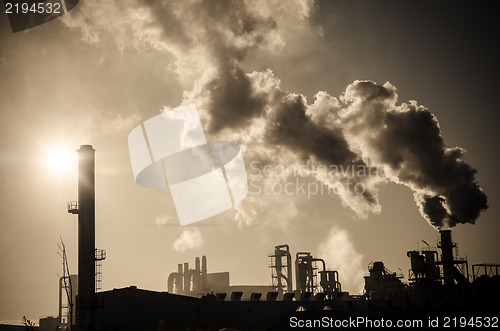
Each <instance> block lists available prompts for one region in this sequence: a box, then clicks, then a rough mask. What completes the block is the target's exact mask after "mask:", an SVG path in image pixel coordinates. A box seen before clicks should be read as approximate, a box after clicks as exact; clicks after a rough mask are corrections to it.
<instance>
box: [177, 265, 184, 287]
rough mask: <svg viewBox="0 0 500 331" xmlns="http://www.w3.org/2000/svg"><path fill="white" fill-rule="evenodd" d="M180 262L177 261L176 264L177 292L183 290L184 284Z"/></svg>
mask: <svg viewBox="0 0 500 331" xmlns="http://www.w3.org/2000/svg"><path fill="white" fill-rule="evenodd" d="M182 275H183V274H182V264H181V263H179V264H178V265H177V280H176V281H175V284H176V286H177V294H182V293H183V292H184V285H183V279H184V277H183V276H182Z"/></svg>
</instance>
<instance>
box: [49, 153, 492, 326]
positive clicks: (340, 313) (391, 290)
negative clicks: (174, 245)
mask: <svg viewBox="0 0 500 331" xmlns="http://www.w3.org/2000/svg"><path fill="white" fill-rule="evenodd" d="M78 153H79V181H78V183H79V184H78V203H70V204H69V205H68V212H70V213H72V214H78V242H79V243H78V248H79V252H78V276H76V275H71V276H69V273H68V275H67V276H65V277H67V278H61V280H60V282H61V283H60V298H61V297H62V296H64V294H63V291H68V288H70V289H71V291H72V295H66V298H67V299H66V300H67V301H68V302H66V301H64V300H63V299H61V300H60V312H59V319H57V318H47V319H43V320H42V319H41V320H40V331H42V330H44V328H42V325H49V324H50V325H53V324H51V323H54V321H59V323H60V324H59V330H63V329H71V328H72V327H73V329H74V327H76V330H77V331H88V330H92V331H93V330H131V331H132V330H185V329H193V330H199V329H202V330H208V329H210V330H218V329H223V328H232V329H237V330H281V329H283V328H284V326H285V325H287V324H286V321H287V320H288V318H289V317H290V316H292V315H297V314H302V315H301V316H306V317H315V316H316V317H317V316H320V317H322V316H327V317H334V318H337V319H339V318H348V317H351V316H377V317H389V318H391V317H398V318H401V317H411V318H415V317H422V318H428V316H429V313H430V312H431V313H432V314H433V316H438V315H439V316H450V314H451V313H453V314H455V315H456V316H474V315H473V314H474V312H477V313H480V315H481V316H486V315H487V314H490V315H491V314H493V315H494V316H497V315H498V311H500V309H499V308H500V303H499V300H498V298H499V297H500V275H499V271H500V265H498V264H476V265H473V266H472V275H471V274H469V266H468V261H467V259H464V258H460V257H459V256H458V254H457V253H456V244H455V243H453V241H452V238H451V231H450V230H443V231H440V240H439V242H438V244H437V247H436V249H432V248H431V247H430V246H429V245H428V246H427V248H426V249H423V250H413V251H409V252H407V256H408V258H409V260H410V261H409V262H410V270H409V277H408V283H405V282H403V280H402V279H403V275H402V274H397V273H395V272H391V271H389V270H388V269H387V268H386V267H385V266H384V264H383V262H381V261H375V262H372V263H370V265H369V266H368V271H369V275H367V276H365V290H364V293H362V294H361V295H351V294H349V293H348V292H343V291H342V287H341V283H340V280H341V279H342V274H339V273H338V272H337V271H336V270H329V269H327V266H326V263H325V261H324V260H323V259H321V258H317V257H314V256H313V255H312V254H311V253H310V252H302V251H299V252H297V253H296V254H295V261H294V263H292V255H291V252H290V247H289V246H288V245H286V244H284V245H278V246H276V247H275V248H274V251H273V252H272V253H271V254H270V255H269V257H270V260H271V261H270V265H269V266H270V269H271V279H270V280H271V285H259V286H253V285H252V286H250V285H231V284H230V275H229V272H216V273H209V272H208V266H207V258H206V257H205V256H202V257H201V260H200V258H199V257H196V259H195V263H194V268H190V266H189V263H187V262H186V263H183V264H178V265H177V270H176V271H174V272H172V273H171V274H170V275H169V276H168V279H167V288H166V290H167V291H165V292H155V291H146V290H141V289H138V288H137V287H135V286H130V287H128V288H122V289H114V290H111V291H103V292H98V293H96V289H97V288H99V285H100V280H101V276H100V272H101V266H100V261H102V260H103V259H104V258H105V257H106V254H105V251H103V250H98V249H96V248H95V211H94V210H95V191H94V149H93V148H92V147H91V146H88V145H84V146H82V147H81V148H80V149H79V151H78ZM294 275H295V279H293V276H294ZM294 280H295V281H294ZM66 281H71V282H72V283H76V282H77V283H78V288H77V289H73V287H72V286H69V287H68V283H67V282H66ZM294 284H295V286H294ZM75 296H76V315H75V316H74V317H73V314H71V312H68V310H69V311H71V309H69V308H68V307H72V301H74V300H75V299H74V297H75ZM63 315H66V317H65V318H64V316H63ZM64 321H65V322H66V324H64ZM42 322H43V323H42ZM47 330H48V329H47Z"/></svg>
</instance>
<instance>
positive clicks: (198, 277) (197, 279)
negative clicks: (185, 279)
mask: <svg viewBox="0 0 500 331" xmlns="http://www.w3.org/2000/svg"><path fill="white" fill-rule="evenodd" d="M193 281H194V290H195V292H196V293H199V292H200V289H201V267H200V258H199V257H196V260H195V273H194V279H193Z"/></svg>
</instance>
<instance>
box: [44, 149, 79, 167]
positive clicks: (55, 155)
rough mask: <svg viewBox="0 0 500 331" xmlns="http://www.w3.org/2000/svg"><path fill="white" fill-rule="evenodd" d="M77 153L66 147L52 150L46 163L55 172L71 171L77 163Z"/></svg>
mask: <svg viewBox="0 0 500 331" xmlns="http://www.w3.org/2000/svg"><path fill="white" fill-rule="evenodd" d="M75 159H76V153H75V152H74V151H70V150H68V149H65V148H57V149H54V150H51V151H50V152H49V153H48V154H47V156H46V158H45V165H46V166H47V167H48V168H49V169H50V170H51V171H53V172H56V173H67V172H70V171H71V170H72V169H73V168H74V166H75V164H76V160H75ZM75 171H76V170H75Z"/></svg>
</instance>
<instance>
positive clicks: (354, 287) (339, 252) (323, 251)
mask: <svg viewBox="0 0 500 331" xmlns="http://www.w3.org/2000/svg"><path fill="white" fill-rule="evenodd" d="M318 254H319V256H321V257H322V258H323V259H324V260H325V262H326V265H327V266H328V268H330V269H333V270H337V271H338V272H339V275H340V279H339V281H340V283H341V284H342V290H343V291H345V290H348V291H350V292H354V293H361V292H362V290H363V286H364V284H363V275H364V268H363V255H362V254H360V253H359V252H357V251H356V249H355V247H354V245H353V244H352V241H351V238H350V236H349V233H348V232H347V231H346V230H343V229H339V228H335V227H334V228H332V229H331V230H330V232H329V233H328V235H327V236H326V238H325V239H324V240H323V241H322V242H321V243H320V244H319V249H318Z"/></svg>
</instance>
